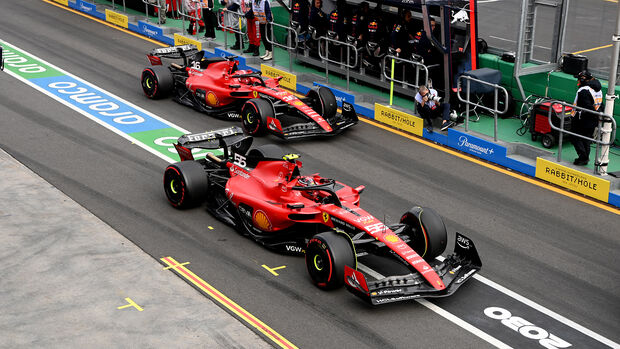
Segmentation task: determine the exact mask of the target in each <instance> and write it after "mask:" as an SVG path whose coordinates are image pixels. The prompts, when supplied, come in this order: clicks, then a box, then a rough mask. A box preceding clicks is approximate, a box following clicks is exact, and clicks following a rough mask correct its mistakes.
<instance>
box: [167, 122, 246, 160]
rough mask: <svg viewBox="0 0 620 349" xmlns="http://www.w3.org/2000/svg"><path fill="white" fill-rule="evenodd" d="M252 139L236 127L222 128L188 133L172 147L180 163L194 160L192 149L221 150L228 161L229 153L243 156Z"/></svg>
mask: <svg viewBox="0 0 620 349" xmlns="http://www.w3.org/2000/svg"><path fill="white" fill-rule="evenodd" d="M252 140H253V138H252V137H251V136H248V135H246V134H244V133H243V129H242V128H241V127H238V126H232V127H228V128H222V129H219V130H213V131H207V132H203V133H193V134H192V133H190V134H186V135H183V136H181V137H179V140H178V143H177V144H175V145H174V147H175V149H176V150H177V152H178V153H179V156H180V157H181V161H185V160H194V157H193V156H192V149H222V151H223V152H224V159H228V158H229V156H230V152H231V151H232V152H235V153H239V154H242V155H245V153H246V152H247V151H248V149H250V146H251V145H252Z"/></svg>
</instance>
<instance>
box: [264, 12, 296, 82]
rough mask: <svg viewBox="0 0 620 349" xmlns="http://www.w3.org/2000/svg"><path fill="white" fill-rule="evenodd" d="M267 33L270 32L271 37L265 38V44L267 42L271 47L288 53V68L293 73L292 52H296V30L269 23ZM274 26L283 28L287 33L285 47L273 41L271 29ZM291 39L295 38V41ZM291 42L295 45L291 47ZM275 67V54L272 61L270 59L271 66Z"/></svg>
mask: <svg viewBox="0 0 620 349" xmlns="http://www.w3.org/2000/svg"><path fill="white" fill-rule="evenodd" d="M269 25H270V26H269V31H270V32H271V37H267V42H269V43H270V44H271V45H273V46H277V47H280V48H283V49H285V50H287V51H288V68H289V70H290V71H293V52H296V51H297V46H298V45H299V40H298V38H297V35H298V34H297V30H295V29H294V28H292V27H289V26H286V25H282V24H279V23H276V22H273V21H272V22H269ZM274 26H276V27H278V28H284V29H286V32H287V35H286V37H287V40H286V45H283V44H281V43H279V42H278V41H277V40H275V38H274V36H273V27H274ZM293 38H295V40H293ZM293 42H294V43H295V45H294V46H293ZM275 65H276V58H275V54H274V56H273V59H271V66H272V67H273V66H275Z"/></svg>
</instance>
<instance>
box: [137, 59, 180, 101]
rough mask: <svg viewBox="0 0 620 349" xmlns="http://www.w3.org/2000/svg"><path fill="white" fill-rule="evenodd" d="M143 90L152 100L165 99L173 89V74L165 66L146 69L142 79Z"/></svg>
mask: <svg viewBox="0 0 620 349" xmlns="http://www.w3.org/2000/svg"><path fill="white" fill-rule="evenodd" d="M141 84H142V90H143V91H144V94H145V95H146V96H147V97H148V98H151V99H160V98H165V97H167V96H169V95H170V93H171V92H172V89H173V84H174V82H173V80H172V73H170V70H168V68H166V67H164V66H158V65H155V66H152V67H147V68H144V70H143V71H142V78H141Z"/></svg>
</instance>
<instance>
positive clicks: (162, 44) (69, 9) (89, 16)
mask: <svg viewBox="0 0 620 349" xmlns="http://www.w3.org/2000/svg"><path fill="white" fill-rule="evenodd" d="M42 1H43V2H46V3H48V4H50V5H54V6H56V7H60V8H62V9H64V10H67V11H69V12H73V13H75V14H78V15H80V16H82V17H86V18H88V19H92V20H93V21H96V22H99V23H101V24H104V25H107V26H108V27H110V28H114V29H116V30H120V31H122V32H123V33H127V34H129V35H133V36H135V37H137V38H140V39H143V40H146V41H148V42H152V43H154V44H157V45H159V46H163V47H168V45H166V44H164V43H162V42H159V41H156V40H153V39H151V38H147V37H146V36H144V35H140V34H137V33H134V32H132V31H131V30H129V29H125V28H121V27H119V26H117V25H114V24H111V23H109V22H106V21H103V20H101V19H99V18H95V17H93V16H91V15H88V14H86V13H82V12H80V11H77V10H74V9H72V8H69V7H65V6H63V5H61V4H59V3H56V2H53V1H51V0H42Z"/></svg>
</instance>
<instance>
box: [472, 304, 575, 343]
mask: <svg viewBox="0 0 620 349" xmlns="http://www.w3.org/2000/svg"><path fill="white" fill-rule="evenodd" d="M484 315H486V316H488V317H490V318H491V319H495V320H500V322H501V323H502V324H503V325H504V326H506V327H508V328H510V329H512V330H515V331H517V332H519V333H520V334H521V335H522V336H523V337H525V338H529V339H534V340H537V341H538V344H540V345H542V346H543V347H545V348H548V349H556V348H568V347H570V346H572V344H570V343H568V342H567V341H565V340H563V339H561V338H559V337H558V336H555V335H553V334H551V333H549V332H547V331H546V330H544V329H542V328H540V327H537V326H535V325H534V324H532V323H531V322H529V321H527V320H525V319H523V318H520V317H518V316H512V314H511V313H510V312H509V311H508V310H506V309H504V308H499V307H488V308H486V309H484Z"/></svg>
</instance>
